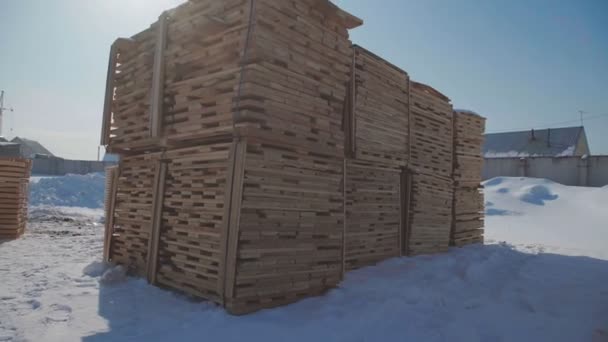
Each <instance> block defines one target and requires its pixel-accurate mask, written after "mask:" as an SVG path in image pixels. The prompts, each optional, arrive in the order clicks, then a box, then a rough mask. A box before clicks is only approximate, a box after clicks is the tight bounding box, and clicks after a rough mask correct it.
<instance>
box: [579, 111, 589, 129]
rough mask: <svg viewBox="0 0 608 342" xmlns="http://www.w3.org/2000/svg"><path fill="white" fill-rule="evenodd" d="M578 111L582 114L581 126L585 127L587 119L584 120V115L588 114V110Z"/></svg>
mask: <svg viewBox="0 0 608 342" xmlns="http://www.w3.org/2000/svg"><path fill="white" fill-rule="evenodd" d="M578 113H579V114H580V115H581V126H582V127H585V121H584V118H583V117H584V115H585V114H587V112H585V111H583V110H579V111H578Z"/></svg>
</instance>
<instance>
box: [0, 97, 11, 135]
mask: <svg viewBox="0 0 608 342" xmlns="http://www.w3.org/2000/svg"><path fill="white" fill-rule="evenodd" d="M5 110H7V111H9V112H12V111H13V108H5V107H4V90H2V91H1V92H0V137H1V136H2V121H3V119H4V111H5Z"/></svg>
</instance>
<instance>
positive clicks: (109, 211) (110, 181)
mask: <svg viewBox="0 0 608 342" xmlns="http://www.w3.org/2000/svg"><path fill="white" fill-rule="evenodd" d="M119 174H120V169H119V167H118V166H112V167H109V168H107V169H106V199H105V200H106V203H105V207H106V208H105V209H106V213H105V214H106V218H105V219H106V224H105V231H104V238H103V260H104V261H106V262H109V261H111V250H112V236H113V234H114V209H115V208H116V192H117V191H118V176H119Z"/></svg>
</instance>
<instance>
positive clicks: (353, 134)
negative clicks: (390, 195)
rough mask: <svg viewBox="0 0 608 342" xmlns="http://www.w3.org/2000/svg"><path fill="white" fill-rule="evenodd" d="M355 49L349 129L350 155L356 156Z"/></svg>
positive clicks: (354, 53) (352, 67) (354, 49)
mask: <svg viewBox="0 0 608 342" xmlns="http://www.w3.org/2000/svg"><path fill="white" fill-rule="evenodd" d="M352 50H353V61H352V65H351V70H350V72H351V74H350V89H349V97H350V100H349V104H350V105H349V108H348V118H349V119H348V123H349V127H348V131H349V136H348V139H349V144H348V146H349V149H348V156H349V157H351V158H354V157H355V155H356V153H357V118H356V115H357V113H356V108H357V53H356V47H355V46H353V47H352Z"/></svg>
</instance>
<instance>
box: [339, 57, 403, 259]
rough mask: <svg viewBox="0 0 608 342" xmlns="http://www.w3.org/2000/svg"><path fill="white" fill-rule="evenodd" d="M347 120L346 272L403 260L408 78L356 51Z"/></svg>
mask: <svg viewBox="0 0 608 342" xmlns="http://www.w3.org/2000/svg"><path fill="white" fill-rule="evenodd" d="M353 53H354V56H353V61H352V63H353V64H352V69H351V73H352V75H351V83H350V86H351V87H350V89H349V93H348V101H347V108H346V109H345V110H346V115H345V120H344V121H345V122H344V123H345V125H344V126H345V133H346V137H345V139H346V155H347V157H348V158H347V160H346V163H345V175H344V182H345V191H346V193H345V209H346V225H345V236H344V249H345V251H344V263H345V265H344V267H345V269H346V270H351V269H355V268H359V267H363V266H368V265H372V264H375V263H377V262H379V261H382V260H386V259H388V258H391V257H397V256H400V255H402V251H403V248H402V233H403V229H404V222H403V211H404V210H406V208H405V206H404V202H403V200H404V198H403V196H404V195H403V189H402V186H401V185H402V176H403V173H404V168H405V167H406V165H407V163H408V158H409V96H408V94H409V76H408V74H407V73H406V72H405V71H403V70H401V69H399V68H398V67H396V66H394V65H392V64H391V63H389V62H387V61H385V60H383V59H382V58H380V57H378V56H376V55H375V54H373V53H372V52H370V51H368V50H366V49H364V48H362V47H360V46H354V47H353Z"/></svg>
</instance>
